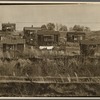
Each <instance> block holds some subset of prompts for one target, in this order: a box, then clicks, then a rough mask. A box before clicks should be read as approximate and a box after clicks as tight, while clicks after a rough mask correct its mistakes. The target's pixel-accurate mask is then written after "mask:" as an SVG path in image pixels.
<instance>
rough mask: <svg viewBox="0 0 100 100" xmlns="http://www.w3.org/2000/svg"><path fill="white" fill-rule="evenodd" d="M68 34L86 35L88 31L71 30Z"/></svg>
mask: <svg viewBox="0 0 100 100" xmlns="http://www.w3.org/2000/svg"><path fill="white" fill-rule="evenodd" d="M67 34H75V35H85V34H86V32H83V31H70V32H67Z"/></svg>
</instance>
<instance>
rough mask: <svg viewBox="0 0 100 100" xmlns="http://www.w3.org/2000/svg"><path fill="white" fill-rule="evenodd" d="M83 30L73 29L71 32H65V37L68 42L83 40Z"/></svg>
mask: <svg viewBox="0 0 100 100" xmlns="http://www.w3.org/2000/svg"><path fill="white" fill-rule="evenodd" d="M85 35H86V33H85V32H82V31H73V32H67V34H66V38H67V41H68V42H79V41H82V40H85Z"/></svg>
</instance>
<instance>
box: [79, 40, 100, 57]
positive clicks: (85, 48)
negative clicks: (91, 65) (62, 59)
mask: <svg viewBox="0 0 100 100" xmlns="http://www.w3.org/2000/svg"><path fill="white" fill-rule="evenodd" d="M80 54H81V55H83V56H100V40H83V41H80Z"/></svg>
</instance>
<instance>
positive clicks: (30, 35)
mask: <svg viewBox="0 0 100 100" xmlns="http://www.w3.org/2000/svg"><path fill="white" fill-rule="evenodd" d="M38 30H41V28H40V27H33V26H32V27H24V29H23V32H24V39H25V40H26V44H28V45H36V33H37V31H38Z"/></svg>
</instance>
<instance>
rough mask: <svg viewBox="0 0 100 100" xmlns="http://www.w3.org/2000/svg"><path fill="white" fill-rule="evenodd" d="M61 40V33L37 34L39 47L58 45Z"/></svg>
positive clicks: (39, 32) (46, 32) (48, 31)
mask: <svg viewBox="0 0 100 100" xmlns="http://www.w3.org/2000/svg"><path fill="white" fill-rule="evenodd" d="M59 38H60V33H59V31H53V30H40V31H38V32H37V43H38V45H39V46H53V45H58V43H59Z"/></svg>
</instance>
